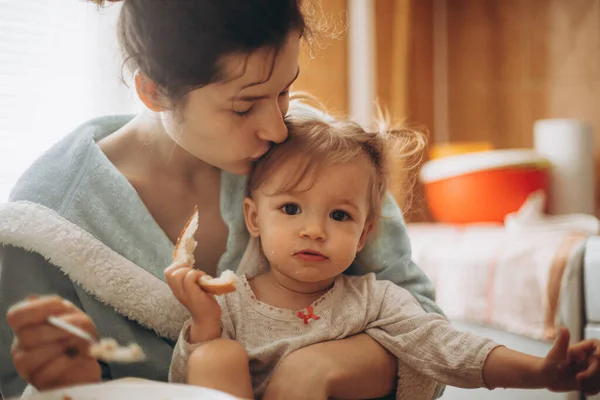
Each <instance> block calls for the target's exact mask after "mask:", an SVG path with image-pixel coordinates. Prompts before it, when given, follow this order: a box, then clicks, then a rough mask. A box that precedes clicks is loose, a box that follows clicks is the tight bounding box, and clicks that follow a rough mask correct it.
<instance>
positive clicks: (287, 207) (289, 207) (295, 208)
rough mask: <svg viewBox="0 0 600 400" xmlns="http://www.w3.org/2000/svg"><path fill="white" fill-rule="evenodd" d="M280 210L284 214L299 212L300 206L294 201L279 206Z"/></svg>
mask: <svg viewBox="0 0 600 400" xmlns="http://www.w3.org/2000/svg"><path fill="white" fill-rule="evenodd" d="M280 210H281V211H282V212H283V213H284V214H286V215H297V214H300V206H299V205H298V204H294V203H287V204H284V205H283V206H281V208H280Z"/></svg>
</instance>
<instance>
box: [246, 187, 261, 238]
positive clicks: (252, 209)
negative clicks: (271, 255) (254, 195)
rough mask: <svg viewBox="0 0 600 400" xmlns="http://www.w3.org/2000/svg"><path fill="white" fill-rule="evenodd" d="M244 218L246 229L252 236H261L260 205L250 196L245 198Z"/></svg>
mask: <svg viewBox="0 0 600 400" xmlns="http://www.w3.org/2000/svg"><path fill="white" fill-rule="evenodd" d="M244 220H245V221H246V229H248V232H250V236H252V237H259V236H260V230H259V228H258V207H257V205H256V202H255V201H254V200H252V199H251V198H250V197H246V199H244Z"/></svg>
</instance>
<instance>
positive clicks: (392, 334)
mask: <svg viewBox="0 0 600 400" xmlns="http://www.w3.org/2000/svg"><path fill="white" fill-rule="evenodd" d="M382 290H383V291H384V292H383V293H381V291H382ZM373 291H374V292H379V293H380V295H378V296H373V297H371V298H374V297H376V298H379V299H381V303H380V304H377V305H375V307H377V306H379V307H378V308H379V313H378V316H377V319H376V320H375V321H373V322H371V323H369V324H368V325H367V327H366V330H365V332H366V333H367V334H369V335H370V336H371V337H373V338H374V339H375V340H377V341H378V342H379V343H380V344H381V345H382V346H384V347H385V348H386V349H387V350H388V351H390V352H391V353H393V354H394V355H395V356H396V357H398V359H399V363H401V364H405V365H406V366H407V367H409V368H411V369H413V370H414V371H416V372H417V373H420V374H422V375H424V376H427V377H429V378H430V379H432V380H435V381H438V382H441V383H445V384H449V385H452V386H458V387H463V388H476V387H485V386H486V385H485V383H484V380H483V375H482V372H483V365H484V363H485V362H486V359H487V357H488V354H489V353H490V351H491V350H492V349H494V348H496V347H497V346H498V344H496V343H494V342H493V341H491V340H489V339H485V338H481V337H479V336H476V335H472V334H470V333H466V332H459V331H457V330H456V329H455V328H454V327H453V326H452V325H450V323H449V322H448V321H447V320H446V319H445V318H444V317H442V316H441V315H439V314H434V313H427V312H425V311H424V310H423V308H422V307H421V306H420V305H419V303H418V302H417V301H416V300H415V298H414V297H413V296H412V295H411V294H410V293H409V292H408V291H406V290H404V289H402V288H400V287H397V286H395V285H393V284H391V283H389V282H381V281H378V282H374V287H373ZM401 383H402V377H401V376H400V382H399V384H401Z"/></svg>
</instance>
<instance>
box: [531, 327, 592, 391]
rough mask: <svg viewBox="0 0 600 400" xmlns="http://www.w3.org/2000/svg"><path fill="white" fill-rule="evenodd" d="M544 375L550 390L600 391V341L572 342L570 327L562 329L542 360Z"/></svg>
mask: <svg viewBox="0 0 600 400" xmlns="http://www.w3.org/2000/svg"><path fill="white" fill-rule="evenodd" d="M542 375H543V376H544V381H545V382H546V387H547V388H548V390H551V391H553V392H566V391H573V390H581V391H584V392H586V393H587V394H591V395H593V394H597V393H598V392H600V342H599V341H598V340H585V341H583V342H579V343H577V344H574V345H572V346H569V331H568V330H567V329H565V328H563V329H561V331H560V334H559V336H558V338H557V339H556V342H555V343H554V346H553V347H552V349H551V350H550V351H549V352H548V355H547V356H546V358H545V359H544V361H543V367H542Z"/></svg>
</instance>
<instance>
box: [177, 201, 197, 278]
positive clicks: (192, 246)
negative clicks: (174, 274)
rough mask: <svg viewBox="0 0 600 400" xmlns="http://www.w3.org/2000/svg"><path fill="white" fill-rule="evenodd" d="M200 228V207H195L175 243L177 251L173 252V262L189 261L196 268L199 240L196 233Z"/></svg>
mask: <svg viewBox="0 0 600 400" xmlns="http://www.w3.org/2000/svg"><path fill="white" fill-rule="evenodd" d="M197 230H198V207H197V206H196V207H194V213H193V214H192V216H191V217H190V219H188V221H187V223H186V224H185V227H184V228H183V231H181V234H180V235H179V237H178V238H177V243H176V244H175V251H174V252H173V262H185V263H188V264H189V265H190V266H191V267H192V268H194V267H195V266H194V264H195V263H196V260H195V259H194V251H195V250H196V246H197V245H198V242H196V238H195V237H194V235H195V234H196V231H197Z"/></svg>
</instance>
